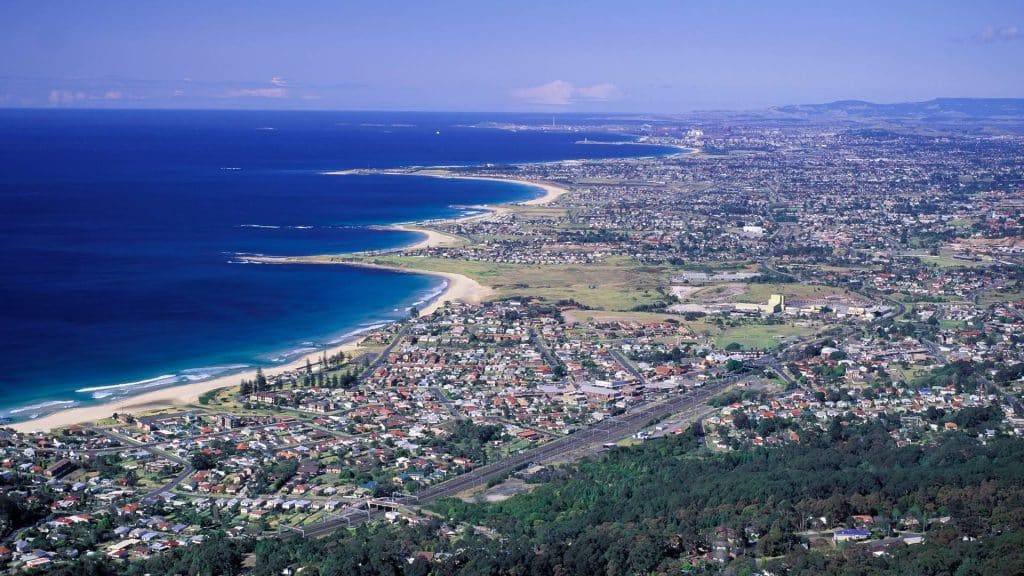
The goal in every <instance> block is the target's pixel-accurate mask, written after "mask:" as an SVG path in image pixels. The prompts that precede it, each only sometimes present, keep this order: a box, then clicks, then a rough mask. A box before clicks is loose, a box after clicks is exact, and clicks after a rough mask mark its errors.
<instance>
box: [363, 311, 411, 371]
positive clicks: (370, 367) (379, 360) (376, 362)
mask: <svg viewBox="0 0 1024 576" xmlns="http://www.w3.org/2000/svg"><path fill="white" fill-rule="evenodd" d="M411 326H412V324H410V323H408V322H407V323H405V324H404V325H403V326H402V327H401V329H399V330H398V334H395V338H394V340H392V341H391V343H390V344H388V345H387V347H385V348H384V349H383V350H381V352H380V354H378V355H377V357H376V358H374V359H373V362H370V363H369V364H367V365H366V370H363V372H362V373H361V374H360V375H359V382H360V383H364V382H365V381H366V379H367V378H369V377H370V376H371V375H372V374H373V371H374V370H376V369H377V368H380V365H381V364H383V363H384V362H385V361H386V360H387V359H388V355H390V354H391V352H392V351H393V350H394V349H395V347H396V346H398V345H399V344H401V343H402V339H403V338H405V335H406V334H407V333H408V332H409V328H410V327H411Z"/></svg>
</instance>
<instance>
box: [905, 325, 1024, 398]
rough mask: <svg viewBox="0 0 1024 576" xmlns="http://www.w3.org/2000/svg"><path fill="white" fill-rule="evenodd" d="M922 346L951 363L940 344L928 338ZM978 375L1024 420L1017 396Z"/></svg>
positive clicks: (980, 374)
mask: <svg viewBox="0 0 1024 576" xmlns="http://www.w3.org/2000/svg"><path fill="white" fill-rule="evenodd" d="M921 344H922V345H923V346H924V347H925V349H926V350H928V353H929V354H931V355H932V356H934V357H935V358H937V359H939V360H940V361H942V362H943V363H946V364H948V363H949V360H948V359H947V358H946V355H945V354H944V353H943V352H942V349H941V348H939V345H938V344H936V343H935V342H933V341H931V340H928V339H926V338H921ZM976 375H977V376H978V378H979V379H980V380H981V381H982V383H984V384H985V387H986V388H988V390H989V392H990V393H992V394H996V395H998V396H1000V397H1001V398H1002V399H1003V401H1004V402H1006V403H1007V404H1009V405H1010V407H1012V408H1013V413H1014V414H1015V415H1016V416H1017V417H1018V418H1024V404H1021V401H1020V400H1019V399H1017V397H1016V396H1014V395H1013V394H1011V393H1009V392H1007V391H1006V389H1004V388H1003V387H1002V386H1000V385H999V384H996V383H995V382H993V381H992V380H990V379H989V378H988V377H987V376H985V375H984V374H982V373H980V372H978V373H976Z"/></svg>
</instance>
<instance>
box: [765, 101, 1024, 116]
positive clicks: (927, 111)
mask: <svg viewBox="0 0 1024 576" xmlns="http://www.w3.org/2000/svg"><path fill="white" fill-rule="evenodd" d="M772 110H773V111H776V112H782V113H785V114H801V115H816V114H825V115H834V116H846V117H889V118H893V117H908V118H929V117H930V118H950V119H952V118H958V117H960V118H997V117H1003V118H1006V117H1009V118H1021V117H1024V98H935V99H934V100H928V101H927V102H900V103H895V104H875V103H874V102H865V101H862V100H839V101H837V102H830V103H828V104H797V105H790V106H778V107H775V108H772Z"/></svg>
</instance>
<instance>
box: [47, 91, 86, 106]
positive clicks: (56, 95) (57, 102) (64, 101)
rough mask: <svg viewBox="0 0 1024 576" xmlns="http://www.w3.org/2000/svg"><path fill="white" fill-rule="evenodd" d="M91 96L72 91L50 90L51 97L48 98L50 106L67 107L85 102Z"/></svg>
mask: <svg viewBox="0 0 1024 576" xmlns="http://www.w3.org/2000/svg"><path fill="white" fill-rule="evenodd" d="M88 97H89V96H88V95H87V94H86V93H85V92H75V91H72V90H57V89H53V90H50V97H49V98H48V100H49V102H50V105H52V106H67V105H69V104H74V103H75V102H78V101H79V100H85V99H87V98H88Z"/></svg>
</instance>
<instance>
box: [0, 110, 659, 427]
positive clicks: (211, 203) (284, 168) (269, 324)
mask: <svg viewBox="0 0 1024 576" xmlns="http://www.w3.org/2000/svg"><path fill="white" fill-rule="evenodd" d="M483 120H496V121H504V120H507V118H502V117H493V116H492V117H484V116H472V115H443V114H384V113H326V112H316V113H306V112H290V113H280V112H198V111H194V112H166V111H159V112H158V111H117V112H113V111H88V112H84V111H75V112H71V111H0V170H2V173H0V245H2V249H0V368H2V370H0V415H9V416H13V417H15V418H24V417H28V416H31V415H33V414H37V413H42V412H45V411H46V410H47V409H53V408H54V407H57V406H58V404H51V403H55V402H65V403H68V402H78V403H84V402H90V401H97V400H101V399H106V400H109V399H111V398H112V397H116V396H118V395H124V394H129V393H132V392H138V391H141V390H144V389H149V388H147V387H150V388H151V387H153V386H161V385H169V384H172V383H175V382H182V381H189V380H195V379H201V378H204V377H209V376H211V375H213V374H216V373H222V372H224V371H228V370H234V369H238V368H240V367H243V366H253V365H269V364H273V363H275V362H280V361H284V360H285V359H287V358H288V357H290V356H292V355H295V354H298V353H299V352H300V351H302V350H309V349H315V348H316V347H319V346H322V345H324V344H326V343H329V342H333V341H337V340H338V339H339V338H342V337H344V336H345V335H350V334H351V333H352V332H353V331H354V330H358V329H360V328H365V327H366V326H370V325H375V324H379V323H381V322H386V321H389V320H394V319H396V318H398V317H400V316H402V315H404V314H405V313H406V312H405V310H406V309H407V307H408V306H410V305H413V304H422V302H423V301H425V300H426V299H428V298H430V297H431V296H432V295H435V294H436V293H437V292H438V289H439V288H440V281H439V280H437V279H436V278H434V277H430V276H423V275H414V274H398V273H391V272H384V271H375V270H365V269H357V268H348V267H340V266H339V267H321V266H261V265H243V264H237V263H234V262H235V255H236V254H238V253H260V254H274V255H283V254H288V255H292V254H320V253H338V252H352V251H359V250H368V249H384V248H393V247H396V246H401V245H403V244H407V243H410V242H413V241H415V240H416V239H417V238H416V235H414V234H409V233H405V232H397V231H387V230H379V229H375V228H369V227H368V226H369V225H373V224H386V223H394V222H408V221H418V220H425V219H432V218H439V217H449V216H454V215H457V214H459V209H458V208H455V207H454V206H460V205H469V204H480V203H496V202H505V201H513V200H520V199H525V198H528V197H532V196H534V195H536V194H537V193H538V191H537V190H536V189H532V188H528V187H523V186H519V185H514V184H509V183H502V182H475V181H466V180H441V179H431V178H418V177H402V176H385V175H374V176H329V175H324V174H322V172H323V171H328V170H342V169H348V168H366V167H374V168H379V167H397V166H409V165H416V166H420V165H424V166H427V165H466V164H481V163H514V162H534V161H552V160H561V159H570V158H601V157H618V156H625V155H641V154H652V153H665V152H668V150H667V149H652V148H649V147H637V146H593V145H578V144H575V142H576V141H577V140H580V139H582V138H584V137H588V138H590V139H591V140H594V139H602V138H603V139H605V140H609V139H610V138H609V137H608V136H607V135H594V134H559V133H541V132H532V131H527V132H523V131H520V132H511V131H499V130H491V129H481V128H472V127H469V125H471V124H475V123H478V122H480V121H483ZM513 120H515V121H525V120H529V119H523V118H515V119H513ZM139 381H145V382H143V383H138V382H139ZM131 383H138V384H132V385H124V386H119V385H123V384H131ZM40 404H48V405H49V407H47V408H44V407H39V406H38V405H40ZM26 406H33V408H30V409H27V410H26V409H24V408H25V407H26ZM61 406H63V405H61Z"/></svg>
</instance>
